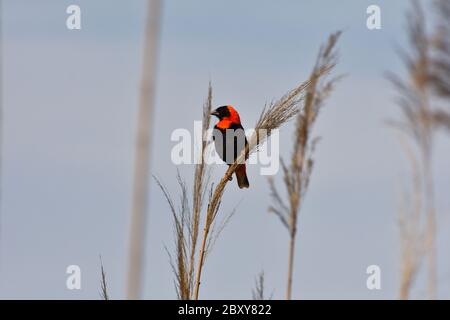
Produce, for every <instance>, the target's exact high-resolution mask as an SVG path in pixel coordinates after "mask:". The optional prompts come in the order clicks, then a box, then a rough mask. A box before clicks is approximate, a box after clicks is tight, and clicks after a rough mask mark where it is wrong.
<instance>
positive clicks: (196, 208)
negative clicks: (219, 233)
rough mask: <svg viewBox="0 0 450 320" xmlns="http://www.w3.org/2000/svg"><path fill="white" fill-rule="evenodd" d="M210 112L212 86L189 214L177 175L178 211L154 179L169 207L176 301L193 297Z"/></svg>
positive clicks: (205, 187) (205, 185) (206, 174)
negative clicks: (172, 224)
mask: <svg viewBox="0 0 450 320" xmlns="http://www.w3.org/2000/svg"><path fill="white" fill-rule="evenodd" d="M211 110H212V86H211V83H210V84H209V87H208V96H207V98H206V101H205V103H204V105H203V119H202V121H203V122H202V125H203V126H202V137H203V139H202V143H201V148H202V149H201V153H200V156H201V160H202V161H199V162H198V163H197V164H196V166H195V173H194V186H193V191H192V210H191V208H190V205H189V195H188V190H187V187H186V184H185V182H184V181H183V180H182V178H181V177H180V175H178V184H179V186H180V189H181V196H180V202H181V206H180V208H179V209H178V210H177V209H176V208H175V205H174V202H173V200H172V198H171V197H170V195H169V192H168V191H167V189H166V188H165V187H164V185H163V184H162V183H161V182H160V181H159V180H158V179H157V178H155V179H156V182H157V184H158V186H159V187H160V189H161V190H162V191H163V194H164V196H165V198H166V200H167V202H168V203H169V206H170V209H171V212H172V217H173V220H174V225H175V232H174V233H175V247H176V248H175V252H176V258H175V259H173V257H172V255H170V254H169V256H170V260H171V265H172V269H173V271H174V274H175V278H176V290H177V295H178V298H179V299H181V300H189V299H192V297H193V284H194V266H195V262H196V259H195V258H196V257H195V254H196V248H197V245H198V236H199V229H200V216H201V212H202V208H203V205H204V201H205V197H206V195H207V190H208V186H209V184H210V183H209V180H210V179H209V178H210V168H209V167H208V166H207V165H206V162H205V161H203V159H204V158H205V156H206V151H207V139H206V135H207V130H208V128H209V125H210V119H211Z"/></svg>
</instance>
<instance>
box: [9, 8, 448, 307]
mask: <svg viewBox="0 0 450 320" xmlns="http://www.w3.org/2000/svg"><path fill="white" fill-rule="evenodd" d="M375 2H376V3H375ZM429 2H430V1H421V3H422V4H424V6H425V8H427V7H426V6H427V4H428V3H429ZM71 4H77V5H79V6H80V8H81V15H82V16H81V17H82V18H81V19H82V29H81V30H68V29H67V28H66V19H67V16H68V15H67V13H66V8H67V7H68V6H69V5H71ZM371 4H377V5H379V6H380V8H381V19H382V20H381V21H382V28H381V29H380V30H369V29H368V28H367V27H366V19H367V16H368V15H367V14H366V9H367V7H368V6H369V5H371ZM145 7H146V1H144V0H133V1H113V0H108V1H106V0H97V1H87V0H77V1H65V0H58V1H56V0H53V1H51V0H40V1H25V0H14V1H13V0H3V1H2V9H1V18H2V33H3V37H2V46H1V49H2V59H3V61H2V64H1V67H2V69H1V72H2V78H3V88H2V94H3V96H2V97H1V98H2V102H3V103H2V107H3V111H2V112H3V118H2V131H3V134H2V139H3V142H2V148H3V150H2V152H1V158H2V176H1V185H2V187H1V191H2V195H1V214H0V221H1V231H0V298H4V299H11V298H24V299H57V298H61V299H99V298H100V295H99V291H100V262H99V255H101V256H102V260H103V265H104V267H105V271H106V276H107V281H108V290H109V294H110V297H111V298H114V299H122V298H125V291H126V281H127V280H126V276H127V259H128V241H129V234H128V233H129V223H130V222H129V221H130V219H129V216H130V215H129V212H130V206H131V199H132V185H133V163H134V162H133V160H134V143H135V134H136V118H137V112H138V104H139V86H140V80H141V67H142V58H143V57H142V52H143V51H142V48H143V45H144V44H143V41H144V31H145V18H146V17H145V15H146V9H145ZM409 7H410V1H407V0H399V1H387V0H378V1H365V0H363V1H361V0H345V1H339V2H336V1H325V0H320V1H312V0H311V1H309V0H303V1H288V0H285V1H281V2H276V3H275V2H274V1H268V0H262V1H261V0H259V1H256V0H254V1H253V0H252V1H245V2H243V1H235V0H232V1H206V0H202V1H200V0H194V1H175V0H168V1H164V2H163V5H162V16H161V20H160V22H161V25H160V34H159V42H158V43H159V47H158V60H157V61H158V63H157V73H156V87H155V88H156V91H155V104H154V110H153V111H154V112H153V119H152V123H153V125H152V127H151V132H152V134H151V137H152V138H151V140H152V145H151V150H152V153H151V171H150V172H151V174H155V175H157V176H158V177H159V178H160V179H161V180H162V181H163V182H164V183H165V184H166V185H167V188H168V190H169V191H170V192H172V193H173V194H174V195H175V198H176V192H178V185H177V182H176V174H177V173H176V170H177V169H179V170H180V172H181V175H182V176H183V177H184V178H186V180H187V182H188V186H190V185H191V183H192V181H191V179H192V174H193V169H194V168H193V166H190V165H182V166H178V167H177V166H175V165H174V164H172V162H171V159H170V152H171V148H172V147H173V146H174V145H175V143H174V142H171V140H170V136H171V133H172V131H173V130H174V129H177V128H186V129H188V130H190V131H192V130H193V121H194V120H201V117H202V109H201V108H202V105H203V102H204V99H205V97H206V95H207V88H208V82H209V81H210V80H211V81H212V85H213V89H214V92H213V95H214V96H213V103H214V106H221V105H225V104H232V105H233V106H235V107H236V109H238V110H239V112H240V115H241V120H242V123H243V126H244V127H246V128H250V127H252V126H253V125H254V123H255V122H256V120H257V119H258V117H259V114H260V112H261V110H262V108H263V106H264V104H265V103H266V102H270V101H271V100H273V99H275V98H278V97H280V96H281V95H282V94H284V93H285V92H286V91H287V90H289V89H291V88H293V87H294V86H296V85H297V84H298V83H300V82H301V81H304V80H305V79H307V77H308V75H309V73H310V72H311V68H312V66H313V63H314V62H315V57H316V54H317V51H318V48H319V45H320V44H321V43H323V42H324V41H325V39H326V38H327V36H328V35H329V34H330V33H331V32H334V31H336V30H343V31H344V34H343V36H342V38H341V40H340V42H339V44H338V47H339V52H340V56H339V57H340V59H339V65H338V67H337V69H336V73H344V74H346V77H345V78H344V79H343V80H342V81H341V82H340V83H338V85H337V87H336V89H335V90H334V91H333V93H332V96H331V98H330V99H329V100H328V101H327V102H326V105H325V108H324V110H322V112H321V114H320V116H319V119H318V121H317V125H316V127H315V134H317V135H319V136H321V137H322V140H321V141H320V143H319V145H318V147H317V151H316V153H315V157H314V158H315V160H316V163H315V169H314V172H313V174H312V178H311V184H310V186H309V189H308V194H307V197H306V199H305V202H304V204H303V206H302V210H301V212H300V216H299V224H298V239H297V247H296V264H295V273H294V285H293V297H294V298H296V299H313V298H322V299H349V298H359V299H393V298H396V297H397V292H398V285H399V275H400V267H399V255H400V248H399V233H398V225H397V214H396V212H397V207H398V200H399V194H400V191H401V190H402V188H403V185H404V182H405V179H407V178H408V177H409V173H408V163H407V159H406V158H405V156H404V152H403V151H402V149H401V146H400V143H399V140H398V136H397V134H396V133H395V131H394V130H393V129H392V128H390V127H389V126H388V125H387V124H386V120H388V119H392V118H396V117H398V115H399V113H400V111H399V108H398V107H397V106H396V104H395V101H394V97H395V96H396V93H395V91H394V90H393V88H392V85H391V84H390V83H389V82H388V81H387V80H386V79H385V76H384V74H385V72H387V71H391V72H395V73H399V74H403V73H404V69H403V66H402V63H401V61H400V59H399V57H398V55H397V52H396V48H397V47H402V46H404V45H405V43H406V41H407V37H406V32H405V25H406V23H405V13H406V11H407V9H408V8H409ZM292 129H293V128H292V124H290V125H288V126H285V127H283V128H282V129H281V133H280V136H281V139H282V141H283V143H281V154H282V156H284V157H288V156H289V155H290V151H291V147H292V143H291V141H292V134H293V130H292ZM284 141H285V142H286V143H284ZM449 163H450V149H449V141H448V135H447V136H445V135H444V134H438V135H437V139H436V144H435V150H434V157H433V168H434V179H435V181H434V182H435V190H436V201H435V203H436V209H437V214H438V233H437V235H438V236H437V248H438V253H437V257H438V259H437V270H438V274H437V279H438V288H437V289H438V290H437V297H439V298H450V256H449V255H448V252H446V250H447V248H446V244H447V243H448V241H450V232H449V231H450V230H449V228H450V216H449V213H450V198H449V197H448V190H449V188H450V179H449V177H450V166H449V165H448V164H449ZM225 170H226V167H225V166H223V165H222V166H216V167H215V168H214V174H213V181H217V180H218V179H220V177H221V176H222V175H223V173H224V172H225ZM248 177H249V180H250V188H249V189H246V190H240V189H238V188H237V187H236V185H235V182H233V183H231V184H230V185H229V186H228V187H227V190H226V192H225V195H224V202H223V204H222V208H221V210H222V211H221V212H227V211H231V210H232V209H233V208H234V207H235V206H236V205H237V204H239V205H238V207H237V212H236V215H235V216H234V217H233V219H232V220H231V222H230V223H229V225H228V226H227V228H226V229H225V230H224V232H223V234H222V235H221V237H220V239H219V240H218V242H217V244H216V247H215V248H214V250H213V251H212V252H211V255H210V256H209V258H208V260H207V262H206V265H205V269H204V273H203V275H202V279H203V281H202V289H201V290H202V291H201V297H202V298H208V299H232V298H235V299H250V298H251V291H252V288H253V287H254V283H255V278H256V276H257V274H258V273H259V272H260V271H261V270H264V272H265V277H266V284H265V285H266V288H267V291H268V292H269V293H271V292H273V298H275V299H279V298H283V297H284V290H285V289H284V288H285V277H286V268H287V265H286V257H287V253H288V252H287V247H286V243H287V241H288V236H287V233H286V232H285V230H284V228H283V226H282V225H281V224H280V222H279V221H278V219H277V217H275V216H274V215H273V214H270V213H268V210H267V208H268V206H269V204H270V199H269V188H268V183H267V177H264V176H261V175H260V174H259V167H258V166H257V165H254V166H249V168H248ZM280 177H281V176H280ZM148 194H149V199H148V201H149V210H148V219H147V222H146V231H147V235H146V242H145V243H146V245H145V263H144V266H143V271H144V277H143V280H142V281H143V282H142V289H143V293H142V298H145V299H175V298H176V293H175V286H174V277H173V273H172V269H171V266H170V263H169V258H168V255H167V252H166V250H165V246H167V247H168V249H169V251H170V250H171V248H172V247H173V226H172V218H171V215H170V211H169V208H168V205H167V203H166V201H165V200H164V198H163V196H162V194H161V192H160V190H158V187H157V186H156V184H155V181H154V180H151V181H150V187H149V193H148ZM73 264H75V265H79V266H80V268H81V272H82V288H81V290H68V289H67V288H66V279H67V276H68V275H67V274H66V268H67V266H68V265H73ZM373 264H375V265H378V266H380V268H381V290H368V289H367V287H366V279H367V276H368V275H367V274H366V268H367V267H368V266H369V265H373ZM411 296H412V297H415V298H425V297H426V286H425V285H424V283H423V282H421V275H419V279H418V282H417V283H416V285H414V287H413V289H412V292H411Z"/></svg>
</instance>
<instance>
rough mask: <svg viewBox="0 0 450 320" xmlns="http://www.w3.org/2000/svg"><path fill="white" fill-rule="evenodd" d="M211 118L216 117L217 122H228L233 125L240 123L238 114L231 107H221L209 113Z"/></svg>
mask: <svg viewBox="0 0 450 320" xmlns="http://www.w3.org/2000/svg"><path fill="white" fill-rule="evenodd" d="M211 115H212V116H216V117H217V118H219V120H229V121H231V122H234V123H241V119H240V118H239V113H238V112H237V111H236V110H234V108H233V107H232V106H222V107H219V108H217V109H216V110H214V111H213V112H211Z"/></svg>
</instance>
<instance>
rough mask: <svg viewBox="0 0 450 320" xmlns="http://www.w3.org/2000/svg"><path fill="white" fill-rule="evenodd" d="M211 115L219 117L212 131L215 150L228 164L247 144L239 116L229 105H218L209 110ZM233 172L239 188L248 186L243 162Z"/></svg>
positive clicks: (234, 159)
mask: <svg viewBox="0 0 450 320" xmlns="http://www.w3.org/2000/svg"><path fill="white" fill-rule="evenodd" d="M211 115H213V116H216V117H217V118H218V119H219V122H217V123H216V125H215V126H214V131H213V140H214V146H215V149H216V152H217V154H218V155H219V156H220V158H221V159H222V160H223V161H224V162H225V163H226V164H228V166H230V165H232V164H233V163H234V161H236V158H237V157H238V156H239V155H240V154H241V152H242V150H243V149H244V148H245V147H246V146H247V145H248V143H247V138H246V136H245V131H244V128H243V127H242V124H241V118H240V117H239V113H238V112H237V111H236V110H235V109H234V108H233V106H231V105H227V106H221V107H218V108H217V109H215V110H214V111H212V112H211ZM247 157H248V152H247V154H246V156H245V158H246V159H247ZM244 161H245V160H244ZM235 173H236V180H237V183H238V186H239V188H241V189H243V188H248V187H249V186H250V184H249V182H248V178H247V172H246V167H245V162H244V163H242V164H239V165H238V166H237V168H236V171H235ZM230 180H231V178H230Z"/></svg>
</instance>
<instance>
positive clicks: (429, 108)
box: [389, 0, 450, 299]
mask: <svg viewBox="0 0 450 320" xmlns="http://www.w3.org/2000/svg"><path fill="white" fill-rule="evenodd" d="M435 8H437V9H440V10H442V11H441V14H442V15H441V19H440V20H439V21H440V22H439V26H438V27H437V28H436V31H435V34H434V35H430V34H429V33H428V31H427V25H426V17H425V14H424V12H423V9H422V7H421V6H420V5H419V4H418V2H417V1H414V2H413V8H412V10H411V11H410V12H409V14H408V35H409V40H410V41H409V42H410V51H411V52H410V53H409V54H407V53H405V52H401V57H402V59H403V61H404V63H405V66H406V69H407V72H408V75H407V78H406V79H405V80H402V79H401V78H400V77H397V76H396V75H392V74H390V75H389V79H390V80H391V82H392V83H393V84H394V86H395V88H396V89H397V90H398V91H399V99H398V104H399V106H400V107H401V110H402V111H403V119H402V120H401V121H398V122H392V123H393V124H394V125H395V127H397V128H398V129H400V130H401V131H402V132H404V133H406V134H407V135H408V137H409V138H410V140H411V141H413V142H414V144H415V145H416V146H417V152H416V154H414V152H413V155H412V156H409V158H410V159H416V160H414V161H416V162H418V165H417V166H415V167H417V168H416V169H415V170H413V171H414V172H413V175H417V176H419V177H420V178H417V177H413V180H414V184H415V186H413V188H415V189H416V192H415V199H414V200H413V202H414V203H415V205H414V204H413V205H412V207H413V209H411V210H409V211H412V212H413V214H410V215H405V214H403V213H402V214H401V215H403V220H401V221H403V222H401V224H400V233H401V235H400V237H401V241H402V242H403V244H402V247H401V248H402V271H401V272H402V275H401V283H400V293H399V296H400V297H401V298H408V296H409V289H410V287H411V284H412V282H413V279H414V278H415V274H416V273H417V272H418V267H417V266H418V265H419V264H420V262H417V261H414V262H411V259H409V258H405V257H408V256H410V255H411V253H410V251H411V250H413V251H417V250H422V248H424V249H423V250H425V253H424V255H423V258H426V259H427V273H428V279H427V284H428V290H427V291H428V297H429V298H430V299H434V298H435V297H436V274H437V272H436V245H435V238H436V210H435V204H434V202H435V201H434V183H433V172H432V153H433V140H434V133H435V131H436V129H437V128H439V127H441V126H445V127H448V128H450V114H449V112H448V111H445V110H443V109H442V108H439V107H436V103H437V102H438V101H441V100H440V99H441V98H445V97H448V94H449V93H450V83H449V82H448V79H450V45H449V41H450V40H449V36H450V27H449V22H448V16H445V12H447V13H449V12H450V4H449V2H448V1H444V0H439V1H436V2H435ZM414 161H411V162H414ZM419 198H420V199H421V200H420V201H419ZM418 205H420V206H418ZM418 215H420V216H421V217H420V219H419V218H418V217H417V216H418ZM407 219H409V220H410V221H408V222H406V221H407ZM421 219H423V220H425V225H424V226H423V227H421V226H420V224H419V222H418V220H421ZM402 224H403V225H402ZM411 225H412V226H414V228H412V230H414V231H415V232H416V233H417V234H415V235H411V234H410V231H411V228H408V227H407V226H411ZM422 229H423V230H422ZM419 240H421V241H423V243H422V244H418V243H417V241H419ZM405 241H409V242H410V243H409V244H405V243H404V242H405ZM411 248H413V249H411ZM420 256H421V255H420Z"/></svg>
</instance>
